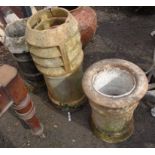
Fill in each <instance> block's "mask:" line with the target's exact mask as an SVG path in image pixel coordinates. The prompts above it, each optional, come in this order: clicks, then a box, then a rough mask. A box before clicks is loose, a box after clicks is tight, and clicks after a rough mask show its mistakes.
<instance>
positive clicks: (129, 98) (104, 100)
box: [82, 59, 148, 108]
mask: <svg viewBox="0 0 155 155" xmlns="http://www.w3.org/2000/svg"><path fill="white" fill-rule="evenodd" d="M105 67H111V68H113V67H117V68H120V69H123V70H126V71H128V72H129V73H130V74H131V76H133V80H134V81H135V82H134V84H135V86H134V84H133V87H132V89H130V91H128V93H126V94H125V95H120V96H119V95H118V96H115V97H114V96H112V95H111V96H110V95H103V94H102V93H99V92H98V91H97V90H96V89H95V88H94V86H93V84H92V81H93V80H94V79H93V78H94V75H95V74H97V73H99V72H100V71H103V70H104V68H105ZM82 86H83V89H84V92H85V94H86V96H87V97H88V98H89V99H90V100H91V101H92V102H93V103H95V104H97V105H100V106H104V107H108V108H123V107H126V106H130V105H132V104H135V103H137V102H138V101H139V100H140V99H141V98H142V97H143V96H144V95H145V93H146V91H147V89H148V81H147V78H146V76H145V73H144V72H143V71H142V70H141V69H140V68H139V67H138V66H137V65H135V64H133V63H132V62H129V61H126V60H122V59H104V60H101V61H99V62H97V63H94V64H93V65H91V66H90V67H89V68H88V69H87V71H86V72H85V74H84V77H83V80H82ZM92 102H91V103H92Z"/></svg>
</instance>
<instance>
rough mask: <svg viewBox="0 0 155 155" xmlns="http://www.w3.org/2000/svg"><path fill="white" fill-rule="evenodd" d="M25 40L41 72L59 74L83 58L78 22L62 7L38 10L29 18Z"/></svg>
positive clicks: (80, 61)
mask: <svg viewBox="0 0 155 155" xmlns="http://www.w3.org/2000/svg"><path fill="white" fill-rule="evenodd" d="M53 26H54V27H53ZM26 40H27V42H28V45H29V50H30V52H31V54H32V58H33V60H34V62H35V64H36V67H37V68H38V70H39V71H40V72H41V73H43V74H44V75H47V76H63V75H65V74H68V73H71V72H72V71H74V70H76V69H77V67H79V66H80V65H81V63H82V61H83V51H82V45H81V42H80V33H79V29H78V23H77V21H76V19H75V18H74V17H73V16H72V15H71V14H70V13H69V12H68V11H67V10H65V9H62V8H61V9H60V8H54V9H52V10H49V9H48V10H41V11H38V12H37V13H36V14H35V15H33V16H32V17H30V18H29V20H28V22H27V29H26Z"/></svg>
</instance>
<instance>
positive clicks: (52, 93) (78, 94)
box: [45, 67, 85, 110]
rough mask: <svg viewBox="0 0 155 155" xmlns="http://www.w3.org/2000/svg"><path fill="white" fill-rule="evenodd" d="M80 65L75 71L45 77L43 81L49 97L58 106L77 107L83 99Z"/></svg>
mask: <svg viewBox="0 0 155 155" xmlns="http://www.w3.org/2000/svg"><path fill="white" fill-rule="evenodd" d="M82 76H83V71H82V67H80V68H78V69H77V70H76V71H75V72H73V73H71V74H67V75H65V76H61V77H47V76H45V81H46V84H47V87H48V92H49V93H48V95H49V98H50V99H51V100H52V102H53V103H55V104H56V105H57V106H58V107H62V108H63V107H64V108H66V110H67V108H77V107H79V106H80V105H81V104H82V103H84V101H85V95H84V93H83V89H82V84H81V83H82V81H81V80H82Z"/></svg>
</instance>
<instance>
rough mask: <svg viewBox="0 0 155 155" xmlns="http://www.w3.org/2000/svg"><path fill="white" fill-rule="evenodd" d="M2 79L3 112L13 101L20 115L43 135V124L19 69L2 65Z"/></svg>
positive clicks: (0, 75) (38, 133) (37, 132)
mask: <svg viewBox="0 0 155 155" xmlns="http://www.w3.org/2000/svg"><path fill="white" fill-rule="evenodd" d="M0 81H1V88H0V90H1V91H0V92H1V97H0V101H1V102H0V107H1V109H2V113H4V112H5V111H6V107H8V104H9V103H12V102H13V105H14V109H15V111H16V113H17V115H18V117H19V118H20V119H22V120H24V121H25V123H26V124H28V126H29V127H30V128H31V129H32V132H33V134H34V135H39V136H40V135H42V134H43V126H42V124H41V123H40V121H39V119H38V118H37V117H36V115H35V107H34V105H33V102H32V101H31V98H30V96H29V93H28V91H27V88H26V86H25V85H24V81H23V80H22V79H21V77H20V75H19V74H18V72H17V70H16V69H15V68H14V67H12V66H9V65H2V66H0ZM2 92H3V93H2ZM2 106H3V108H2ZM9 107H10V106H9ZM9 107H8V108H9ZM8 108H7V109H8Z"/></svg>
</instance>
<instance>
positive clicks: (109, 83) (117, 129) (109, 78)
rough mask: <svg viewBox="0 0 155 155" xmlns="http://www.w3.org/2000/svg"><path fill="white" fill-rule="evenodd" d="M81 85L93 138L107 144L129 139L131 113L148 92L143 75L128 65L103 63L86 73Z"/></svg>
mask: <svg viewBox="0 0 155 155" xmlns="http://www.w3.org/2000/svg"><path fill="white" fill-rule="evenodd" d="M82 85H83V89H84V92H85V94H86V96H87V97H88V99H89V104H90V106H91V109H92V114H91V127H92V130H93V132H94V133H95V135H97V136H98V137H100V138H101V139H102V140H103V141H106V142H108V143H118V142H122V141H124V140H126V139H128V138H129V137H130V136H131V135H132V133H133V129H134V124H133V120H134V119H133V113H134V110H135V109H136V107H137V106H138V104H139V101H140V99H141V98H142V97H143V96H144V95H145V93H146V92H147V89H148V81H147V78H146V76H145V73H144V72H143V71H142V70H141V69H140V68H139V67H138V66H136V65H135V64H133V63H131V62H129V61H126V60H122V59H105V60H101V61H99V62H97V63H94V64H93V65H91V66H90V67H89V68H88V69H87V71H86V72H85V74H84V77H83V81H82Z"/></svg>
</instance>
